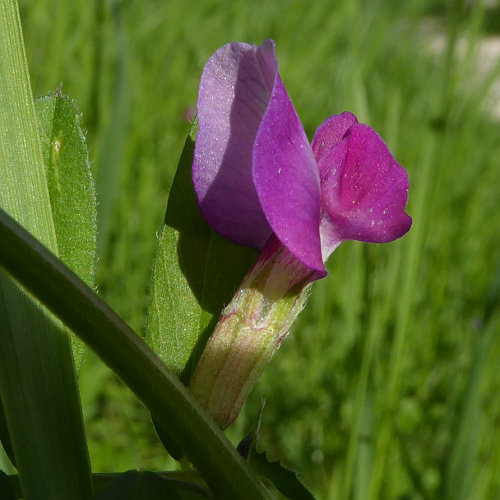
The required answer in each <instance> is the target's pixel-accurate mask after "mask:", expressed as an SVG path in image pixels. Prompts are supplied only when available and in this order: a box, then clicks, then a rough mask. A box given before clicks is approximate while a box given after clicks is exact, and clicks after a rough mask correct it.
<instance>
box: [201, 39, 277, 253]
mask: <svg viewBox="0 0 500 500" xmlns="http://www.w3.org/2000/svg"><path fill="white" fill-rule="evenodd" d="M277 75H278V62H277V59H276V52H275V45H274V42H273V41H272V40H266V41H265V42H264V43H263V44H262V45H261V46H260V47H255V46H251V45H248V44H245V43H231V44H228V45H225V46H224V47H222V48H221V49H219V50H217V52H215V54H214V55H213V56H212V57H211V58H210V59H209V60H208V62H207V64H206V65H205V69H204V71H203V76H202V78H201V83H200V92H199V97H198V135H197V138H196V146H195V151H194V162H193V183H194V187H195V191H196V194H197V196H198V201H199V204H200V209H201V211H202V213H203V215H204V217H205V219H206V220H207V222H208V223H209V224H210V226H211V227H212V228H213V229H215V230H216V231H217V232H219V233H220V234H222V235H223V236H225V237H226V238H228V239H230V240H232V241H234V242H236V243H239V244H241V245H249V246H254V247H256V248H262V247H263V246H264V244H265V242H266V241H267V239H268V238H269V236H270V235H271V228H270V227H269V224H268V223H267V220H266V218H265V216H264V213H263V212H262V209H261V207H260V203H259V199H258V197H257V193H256V191H255V188H254V185H253V181H252V149H253V145H254V141H255V137H256V135H257V130H258V128H259V125H260V122H261V120H262V117H263V116H264V113H265V112H266V109H267V106H268V103H269V100H270V98H271V93H272V91H273V87H274V82H275V79H276V77H277Z"/></svg>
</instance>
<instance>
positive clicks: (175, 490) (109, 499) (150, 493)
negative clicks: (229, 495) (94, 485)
mask: <svg viewBox="0 0 500 500" xmlns="http://www.w3.org/2000/svg"><path fill="white" fill-rule="evenodd" d="M208 494H209V491H208V490H207V489H206V488H204V487H202V486H199V485H197V484H193V483H187V482H183V481H176V480H172V479H165V478H162V477H160V476H159V475H158V474H155V473H154V472H150V471H128V472H125V473H124V474H122V475H120V476H118V477H117V478H116V479H114V480H113V481H111V483H109V485H108V486H107V487H106V488H104V489H103V490H101V491H100V492H99V493H97V494H96V495H95V496H94V497H92V498H93V500H163V499H165V498H168V499H169V500H200V499H206V498H208V496H209V495H208Z"/></svg>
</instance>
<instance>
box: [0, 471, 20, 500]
mask: <svg viewBox="0 0 500 500" xmlns="http://www.w3.org/2000/svg"><path fill="white" fill-rule="evenodd" d="M0 498H1V499H2V500H17V495H16V491H15V490H14V486H13V485H12V483H11V482H10V479H9V478H8V477H7V474H5V472H3V471H1V470H0Z"/></svg>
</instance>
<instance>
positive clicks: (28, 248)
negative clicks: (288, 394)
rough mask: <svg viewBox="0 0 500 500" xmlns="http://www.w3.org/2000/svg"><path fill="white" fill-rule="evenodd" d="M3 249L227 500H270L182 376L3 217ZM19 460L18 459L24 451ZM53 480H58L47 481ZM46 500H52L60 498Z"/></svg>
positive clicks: (0, 258) (11, 265) (9, 267)
mask: <svg viewBox="0 0 500 500" xmlns="http://www.w3.org/2000/svg"><path fill="white" fill-rule="evenodd" d="M0 241H2V245H0V266H2V267H3V268H4V269H5V270H6V271H7V272H8V273H10V274H11V275H12V277H13V278H15V279H16V280H17V281H18V282H19V283H20V284H21V285H22V286H23V287H25V288H26V290H27V291H29V292H30V293H31V294H32V295H33V296H34V297H36V298H37V299H38V300H40V302H41V303H42V304H43V305H45V306H46V307H47V308H48V309H49V310H50V311H52V313H54V314H55V315H56V316H57V317H58V318H59V319H60V320H61V321H63V323H64V324H66V326H68V327H69V328H71V329H72V330H73V331H74V332H75V333H76V334H77V335H78V336H79V337H80V339H82V340H83V341H84V342H85V343H86V344H87V345H88V346H89V347H90V348H92V349H93V350H94V351H95V352H96V353H97V355H98V356H100V357H101V359H102V360H103V361H104V362H105V363H106V364H107V365H108V366H109V367H110V368H111V369H112V370H114V371H115V373H116V374H117V375H118V376H119V377H120V378H121V379H122V380H123V381H124V382H125V383H126V384H127V385H128V386H129V387H130V389H131V390H132V391H133V392H134V393H135V394H136V395H137V397H138V398H139V399H140V400H141V401H142V402H143V403H144V405H145V406H146V407H147V408H148V409H149V411H150V412H151V414H152V415H154V417H155V418H156V420H157V421H158V422H159V423H160V425H161V426H162V427H164V428H168V429H169V430H171V431H172V434H173V435H175V439H176V441H177V442H178V443H179V445H180V446H182V449H183V451H184V453H185V454H186V456H187V458H188V459H189V460H190V461H191V462H192V463H193V464H194V466H195V467H196V468H197V469H198V471H199V472H200V474H201V475H202V476H203V478H204V479H205V481H206V482H207V484H208V485H209V487H210V488H211V489H212V491H213V492H214V493H215V494H216V495H219V498H231V499H235V500H237V499H245V500H251V499H267V498H269V494H268V492H267V491H266V490H265V488H264V487H263V485H262V484H261V483H260V482H259V481H258V480H257V479H256V478H255V476H254V475H253V474H252V472H251V471H250V469H249V468H248V467H247V465H246V463H245V462H244V461H243V459H242V458H241V456H239V455H238V453H237V452H236V450H235V449H234V447H233V446H232V445H231V443H229V441H228V440H227V439H226V437H225V436H224V434H223V433H222V431H221V430H220V429H218V428H217V426H216V425H215V423H214V422H213V421H212V419H211V418H210V417H208V415H206V414H205V413H204V412H203V411H202V409H201V408H200V406H199V405H198V404H197V403H196V401H195V400H194V398H193V396H192V395H191V393H190V392H189V391H188V390H187V389H186V387H184V385H182V383H181V382H180V381H179V379H178V378H177V377H176V376H175V374H173V373H172V372H171V371H170V370H168V368H167V367H166V366H165V365H164V364H163V363H162V362H161V360H160V359H159V358H158V357H157V356H156V355H155V354H154V353H153V351H152V350H151V349H150V348H149V347H148V346H147V345H146V344H145V343H144V342H143V341H142V339H141V338H140V337H139V336H138V335H137V334H136V333H135V332H134V331H133V330H132V329H131V328H130V327H129V326H128V325H127V324H126V323H124V321H123V320H122V319H121V318H119V317H118V316H117V315H116V313H115V312H114V311H112V310H111V309H110V308H109V306H108V305H107V304H106V303H105V302H103V301H102V300H101V299H100V298H99V297H98V296H97V295H96V294H95V293H94V292H93V291H92V290H91V289H90V288H88V287H87V286H86V285H85V283H83V281H81V280H80V279H79V278H78V276H76V275H75V274H74V273H73V272H72V271H71V270H70V269H69V268H68V267H66V266H65V265H64V264H63V263H62V262H61V261H60V260H59V259H58V258H57V257H56V256H55V255H54V254H52V253H51V252H50V251H49V250H48V249H47V248H46V247H44V246H43V245H42V244H41V243H39V242H38V241H37V240H36V239H35V238H34V237H33V236H31V235H30V234H29V233H28V232H27V231H26V230H25V229H24V228H23V227H21V226H20V225H19V224H18V223H17V222H16V221H15V220H14V219H12V217H10V216H9V215H8V214H7V213H6V212H5V211H4V210H1V209H0ZM0 303H1V302H0ZM1 313H2V312H1V311H0V315H1ZM0 337H1V336H0ZM0 354H1V350H0ZM2 361H3V360H2ZM0 366H1V364H0ZM49 435H50V433H49ZM66 438H67V439H68V440H69V441H70V442H71V438H68V437H66ZM14 445H15V443H14ZM14 448H15V446H14ZM49 450H50V448H48V449H47V450H46V452H48V451H49ZM14 452H15V453H16V458H18V456H17V450H16V449H14ZM40 461H43V458H42V457H40ZM53 476H54V472H52V473H51V474H49V473H47V474H46V476H45V477H53ZM39 498H44V499H45V498H50V499H51V500H52V499H54V498H60V496H45V497H39ZM66 498H72V499H73V498H76V497H75V496H74V495H69V496H68V495H67V496H66Z"/></svg>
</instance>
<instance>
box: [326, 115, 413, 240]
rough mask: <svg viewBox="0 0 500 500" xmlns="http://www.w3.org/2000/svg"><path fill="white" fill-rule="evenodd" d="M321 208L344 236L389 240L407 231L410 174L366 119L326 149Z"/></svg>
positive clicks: (409, 224)
mask: <svg viewBox="0 0 500 500" xmlns="http://www.w3.org/2000/svg"><path fill="white" fill-rule="evenodd" d="M319 168H320V170H322V171H326V170H329V175H328V176H327V177H325V179H324V181H323V182H322V185H321V211H322V217H323V221H322V224H325V221H324V219H325V218H326V219H327V221H328V223H329V224H331V227H333V230H331V233H333V234H336V235H338V238H339V239H343V240H344V239H352V240H359V241H368V242H372V243H385V242H388V241H392V240H395V239H396V238H399V237H401V236H403V234H405V233H406V232H407V231H408V230H409V229H410V226H411V218H410V217H409V216H408V215H407V214H406V213H405V211H404V210H405V207H406V202H407V199H408V187H409V184H408V176H407V174H406V171H405V170H404V168H403V167H401V165H399V163H398V162H397V161H396V160H395V159H394V157H393V156H392V154H391V152H390V151H389V149H388V148H387V146H386V145H385V143H384V141H383V140H382V139H381V138H380V137H379V135H378V134H377V133H376V132H375V131H374V130H373V129H371V128H370V127H368V126H367V125H363V124H355V125H353V126H352V127H351V128H350V129H349V131H348V133H347V134H346V136H345V138H344V139H343V140H342V141H341V142H340V143H338V144H337V145H336V146H334V147H333V148H331V149H330V151H329V152H328V153H327V154H326V155H324V156H323V157H322V159H321V161H320V165H319Z"/></svg>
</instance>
